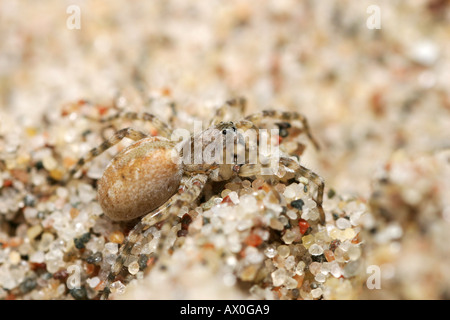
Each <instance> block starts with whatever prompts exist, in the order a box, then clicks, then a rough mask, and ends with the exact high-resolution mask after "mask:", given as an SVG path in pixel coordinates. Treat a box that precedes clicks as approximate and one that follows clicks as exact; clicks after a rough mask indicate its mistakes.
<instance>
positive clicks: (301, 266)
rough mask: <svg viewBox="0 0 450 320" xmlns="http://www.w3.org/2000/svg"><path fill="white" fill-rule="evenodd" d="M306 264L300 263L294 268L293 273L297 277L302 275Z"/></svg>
mask: <svg viewBox="0 0 450 320" xmlns="http://www.w3.org/2000/svg"><path fill="white" fill-rule="evenodd" d="M305 267H306V264H305V262H304V261H300V262H299V263H298V264H297V266H296V267H295V273H296V274H298V275H303V272H304V270H305Z"/></svg>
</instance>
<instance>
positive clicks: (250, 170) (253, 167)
mask: <svg viewBox="0 0 450 320" xmlns="http://www.w3.org/2000/svg"><path fill="white" fill-rule="evenodd" d="M279 163H280V164H282V165H283V166H284V167H286V168H288V169H290V170H292V171H293V172H294V173H295V176H296V178H298V177H304V178H306V179H308V181H312V182H313V183H314V184H315V185H316V186H317V197H316V199H315V202H316V204H317V209H318V210H319V218H320V223H321V224H322V225H325V212H324V210H323V208H322V202H323V193H324V188H325V182H324V180H323V178H322V177H320V176H319V175H318V174H316V173H315V172H313V171H311V170H310V169H308V168H305V167H304V166H302V165H300V164H299V163H297V162H296V161H295V160H292V159H290V158H286V157H281V158H280V160H279ZM263 168H264V166H263V165H262V164H260V163H258V164H244V165H242V166H240V168H239V171H238V175H239V176H240V177H253V176H258V175H259V176H260V175H261V173H262V170H263Z"/></svg>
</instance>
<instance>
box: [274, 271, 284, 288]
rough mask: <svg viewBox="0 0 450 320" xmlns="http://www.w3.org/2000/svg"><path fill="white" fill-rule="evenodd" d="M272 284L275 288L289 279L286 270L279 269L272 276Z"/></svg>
mask: <svg viewBox="0 0 450 320" xmlns="http://www.w3.org/2000/svg"><path fill="white" fill-rule="evenodd" d="M271 277H272V283H273V286H274V287H279V286H281V285H282V284H283V283H284V282H285V281H286V279H287V272H286V270H285V269H283V268H281V269H277V270H275V271H274V272H272V274H271Z"/></svg>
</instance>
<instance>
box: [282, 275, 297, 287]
mask: <svg viewBox="0 0 450 320" xmlns="http://www.w3.org/2000/svg"><path fill="white" fill-rule="evenodd" d="M297 285H298V282H297V280H295V279H293V278H291V277H286V279H285V281H284V286H285V287H286V288H287V289H295V288H297Z"/></svg>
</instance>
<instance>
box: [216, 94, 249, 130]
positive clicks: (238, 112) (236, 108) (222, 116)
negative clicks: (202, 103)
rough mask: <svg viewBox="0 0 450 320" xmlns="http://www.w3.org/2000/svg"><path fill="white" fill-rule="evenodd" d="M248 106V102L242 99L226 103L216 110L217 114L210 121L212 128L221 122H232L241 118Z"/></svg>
mask: <svg viewBox="0 0 450 320" xmlns="http://www.w3.org/2000/svg"><path fill="white" fill-rule="evenodd" d="M246 105H247V101H246V100H245V98H242V97H241V98H235V99H231V100H228V101H226V102H225V104H223V105H222V106H221V107H220V108H219V109H217V110H216V114H215V115H214V117H213V118H212V119H211V121H210V126H214V125H217V124H218V123H220V122H221V121H231V120H233V119H238V118H240V117H241V116H242V115H243V114H244V112H245V107H246ZM233 112H234V113H235V114H233ZM227 118H230V119H227Z"/></svg>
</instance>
